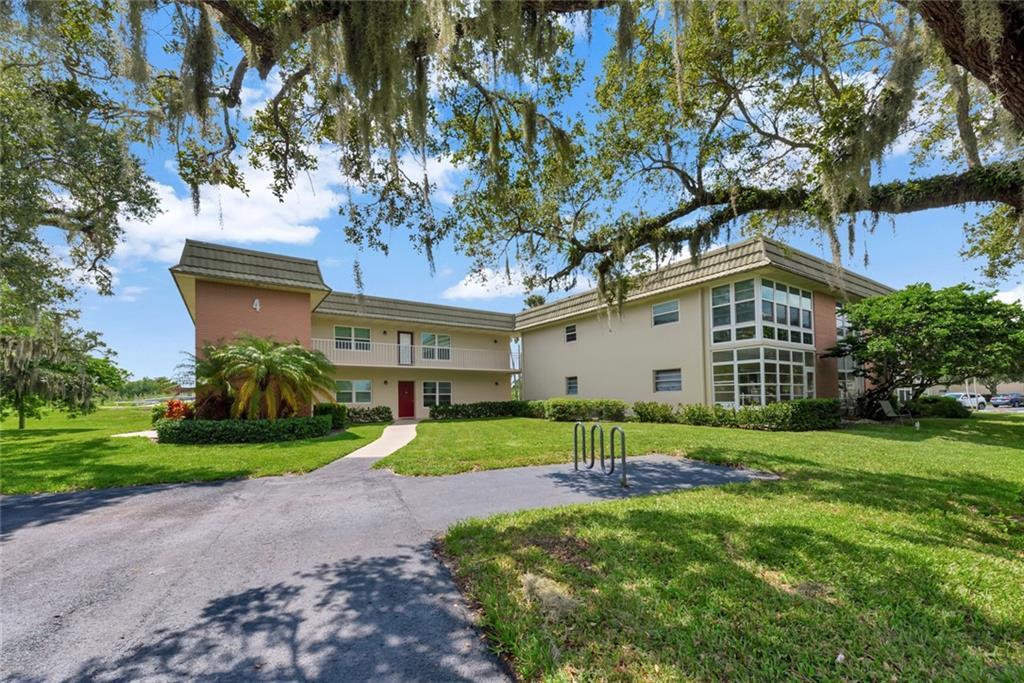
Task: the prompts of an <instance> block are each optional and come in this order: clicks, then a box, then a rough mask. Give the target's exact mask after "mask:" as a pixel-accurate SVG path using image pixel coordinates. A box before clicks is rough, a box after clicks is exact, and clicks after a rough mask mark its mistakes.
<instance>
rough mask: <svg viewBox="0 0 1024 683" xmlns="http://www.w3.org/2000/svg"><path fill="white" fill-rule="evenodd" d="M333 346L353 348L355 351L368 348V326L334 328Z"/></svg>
mask: <svg viewBox="0 0 1024 683" xmlns="http://www.w3.org/2000/svg"><path fill="white" fill-rule="evenodd" d="M334 348H336V349H346V350H348V349H355V350H356V351H369V350H370V328H368V327H343V326H340V325H339V326H337V327H335V328H334Z"/></svg>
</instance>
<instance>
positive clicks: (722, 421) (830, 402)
mask: <svg viewBox="0 0 1024 683" xmlns="http://www.w3.org/2000/svg"><path fill="white" fill-rule="evenodd" d="M633 415H635V416H636V419H637V421H638V422H676V423H679V424H688V425H698V426H706V427H738V428H740V429H761V430H765V431H779V432H805V431H811V430H817V429H836V428H837V427H839V423H840V414H839V401H837V400H835V399H831V398H802V399H797V400H794V401H782V402H779V403H769V404H767V405H763V406H743V407H742V408H739V409H735V408H726V407H724V406H718V405H715V406H708V405H704V404H702V403H698V404H692V405H682V404H681V405H679V406H678V407H676V408H673V407H672V406H670V405H668V404H665V403H656V402H653V401H638V402H636V403H634V404H633Z"/></svg>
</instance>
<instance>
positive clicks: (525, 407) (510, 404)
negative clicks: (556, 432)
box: [430, 401, 544, 420]
mask: <svg viewBox="0 0 1024 683" xmlns="http://www.w3.org/2000/svg"><path fill="white" fill-rule="evenodd" d="M430 417H431V419H433V420H471V419H475V418H481V417H544V402H543V401H480V402H478V403H453V404H451V405H434V406H431V407H430Z"/></svg>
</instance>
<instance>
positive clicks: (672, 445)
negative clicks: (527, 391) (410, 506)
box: [375, 417, 683, 475]
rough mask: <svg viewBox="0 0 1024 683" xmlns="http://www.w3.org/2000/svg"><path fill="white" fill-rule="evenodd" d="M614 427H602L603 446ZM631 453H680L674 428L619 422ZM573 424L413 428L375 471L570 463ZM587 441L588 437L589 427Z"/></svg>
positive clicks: (506, 422) (458, 423)
mask: <svg viewBox="0 0 1024 683" xmlns="http://www.w3.org/2000/svg"><path fill="white" fill-rule="evenodd" d="M612 426H613V423H607V424H605V425H604V432H605V435H604V438H605V442H606V444H607V443H608V439H609V438H610V437H611V434H610V433H609V432H610V430H611V427H612ZM620 426H621V427H624V428H625V429H626V432H627V446H628V452H629V453H630V454H633V455H636V454H638V453H668V454H672V453H680V452H682V450H683V444H682V443H680V441H679V435H680V428H679V426H678V425H664V424H639V423H632V424H620ZM572 429H573V426H572V424H571V423H567V422H548V421H547V420H537V419H532V418H527V417H509V418H500V419H493V420H446V421H443V422H441V421H438V422H421V423H419V424H418V425H416V438H415V439H414V440H413V441H411V442H410V443H409V444H408V445H406V446H404V447H402V448H401V449H399V450H398V451H396V452H395V453H392V454H391V455H389V456H388V457H386V458H384V459H383V460H381V461H379V462H378V463H377V464H376V465H375V467H382V468H387V469H391V470H394V471H395V472H396V473H397V474H404V475H438V474H456V473H458V472H471V471H474V470H494V469H500V468H503V467H523V466H526V465H548V464H551V463H556V462H571V461H572ZM587 438H588V439H589V438H590V434H589V427H588V434H587Z"/></svg>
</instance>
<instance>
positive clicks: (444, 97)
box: [8, 0, 1024, 298]
mask: <svg viewBox="0 0 1024 683" xmlns="http://www.w3.org/2000/svg"><path fill="white" fill-rule="evenodd" d="M39 5H52V6H57V7H59V8H62V9H61V11H60V12H56V14H55V10H52V9H47V10H45V11H44V10H41V9H40V8H39V7H38V6H39ZM81 6H84V7H88V8H92V11H93V15H90V16H89V19H88V21H85V22H79V23H78V24H73V25H74V26H75V27H76V30H77V31H78V32H77V33H74V34H71V35H72V43H75V42H81V41H86V42H87V44H88V40H90V39H91V38H90V36H93V35H99V34H100V33H102V30H105V31H106V32H107V35H109V36H111V38H112V40H110V41H107V43H104V45H112V46H116V45H120V46H121V47H120V49H117V48H111V50H112V51H113V52H114V53H116V54H118V55H120V59H121V62H122V67H121V70H120V72H119V73H121V74H124V76H123V78H122V80H124V81H125V82H128V81H129V80H130V82H131V83H132V85H133V88H134V90H133V92H135V93H136V97H137V99H138V101H139V102H142V103H144V104H146V105H147V107H150V108H155V110H156V111H157V112H158V114H156V115H153V116H150V117H149V118H148V121H150V122H152V123H153V124H154V126H155V127H156V128H158V129H159V130H161V131H163V132H164V133H165V134H166V136H167V138H168V141H169V142H170V143H171V144H173V145H174V147H175V149H176V150H177V152H178V153H177V160H178V169H179V172H180V174H181V177H182V178H183V179H184V180H185V181H186V182H187V183H188V184H189V185H190V186H191V187H192V188H193V195H194V198H195V199H196V200H198V196H199V194H198V188H199V186H200V185H201V184H204V183H220V184H225V185H228V186H232V187H238V188H244V187H245V185H244V178H242V177H241V175H240V174H239V171H238V166H237V163H236V162H237V157H238V154H239V152H240V151H241V150H244V151H245V153H247V154H248V155H249V157H250V161H251V162H252V163H253V165H255V166H256V167H259V168H262V169H268V170H269V171H270V172H271V173H272V175H273V185H272V189H273V191H274V192H276V193H277V194H278V195H282V194H283V193H284V192H286V191H287V190H288V189H289V188H291V187H292V185H293V184H294V183H295V182H296V180H297V179H298V178H300V177H301V175H302V174H303V173H304V172H306V171H308V170H310V169H311V168H312V167H313V166H314V165H315V164H316V163H317V155H316V154H315V153H314V152H315V149H314V148H315V147H316V146H326V147H329V148H333V149H335V150H336V151H337V152H338V156H339V158H340V160H341V162H340V168H339V172H340V173H341V174H343V175H344V177H346V178H347V179H349V181H350V187H351V192H350V194H349V199H348V200H347V201H346V205H345V206H344V207H342V210H343V212H344V214H345V215H346V216H347V218H348V224H347V227H346V235H347V237H348V239H349V240H350V241H352V242H353V243H355V244H358V245H362V246H369V247H375V248H379V249H385V250H386V249H387V243H388V239H387V236H388V235H390V234H391V230H392V228H395V227H404V228H409V229H410V232H411V237H412V239H413V241H414V243H415V244H416V245H417V246H418V247H419V248H421V249H422V250H423V252H424V253H425V255H426V257H427V258H428V259H431V253H432V248H433V245H434V244H436V243H437V242H438V241H439V240H441V239H445V238H453V239H454V240H455V242H456V244H457V245H458V246H459V247H460V249H461V250H462V251H463V252H465V253H466V254H468V255H469V256H471V257H472V258H473V259H474V260H475V262H476V264H477V265H478V266H479V267H480V268H481V269H483V268H484V267H492V268H493V267H495V266H500V265H505V266H506V267H508V264H509V262H510V261H511V260H513V259H514V260H518V261H519V266H520V267H521V268H522V270H523V272H524V274H525V277H526V284H527V286H528V287H531V288H532V287H538V288H540V287H549V288H553V287H569V286H571V285H572V284H574V280H575V278H576V277H577V276H578V275H579V274H580V273H581V272H583V271H587V270H590V271H594V272H595V273H596V276H597V281H598V283H599V285H600V286H601V287H602V289H603V290H604V292H605V293H606V294H607V295H608V296H609V298H613V297H619V298H621V296H622V295H623V293H624V292H625V291H626V289H627V288H628V287H630V286H633V285H634V284H635V278H636V273H638V272H640V271H642V270H644V269H649V268H650V266H651V265H656V264H657V263H659V262H660V261H661V259H662V258H663V257H664V256H665V255H666V254H670V253H678V252H680V251H682V250H683V249H684V248H687V247H688V248H689V250H690V252H691V253H692V254H693V255H694V256H697V255H699V253H700V251H701V250H702V249H704V248H706V247H707V246H708V245H709V244H711V243H712V242H715V241H716V240H719V239H720V238H721V237H722V232H723V231H727V230H730V229H733V228H737V229H741V230H744V231H747V232H755V233H764V232H773V231H777V230H780V229H804V230H807V229H810V230H814V231H817V232H819V233H820V235H821V239H822V240H824V241H825V242H826V243H828V244H830V245H832V248H833V252H834V254H835V258H836V259H837V260H838V259H839V258H840V256H841V254H840V250H841V238H840V232H841V228H842V229H845V230H846V231H847V232H848V233H849V235H850V236H855V235H856V234H857V232H858V230H859V231H864V230H869V231H870V230H872V229H874V226H875V223H876V222H877V221H878V220H879V218H880V217H882V216H885V215H893V214H900V213H907V212H913V211H920V210H924V209H929V208H936V207H946V206H963V205H967V204H976V205H979V206H980V207H981V208H982V212H981V213H982V216H983V217H982V220H981V221H980V222H978V223H977V224H976V225H974V226H971V227H970V229H969V230H968V232H967V239H968V243H967V246H966V247H965V249H966V250H967V251H968V252H969V253H971V254H976V255H979V256H983V257H985V258H986V259H987V262H988V274H989V275H993V276H999V275H1003V274H1005V273H1006V272H1007V271H1008V270H1010V269H1012V268H1014V267H1015V266H1016V264H1017V262H1018V261H1019V259H1015V258H1014V254H1019V253H1020V252H1021V250H1022V243H1024V237H1022V235H1024V230H1022V229H1021V227H1020V226H1021V216H1020V214H1021V208H1022V206H1024V199H1022V197H1024V170H1022V167H1021V165H1020V163H1019V162H1020V146H1019V131H1020V130H1021V129H1022V128H1024V78H1022V77H1020V76H1019V72H1020V69H1018V68H1015V67H1010V66H1007V67H1006V68H1002V65H1014V64H1019V63H1021V61H1022V60H1024V47H1022V46H1020V45H1018V44H1017V43H1018V42H1019V41H1017V40H1016V36H1018V35H1019V33H1020V29H1024V12H1021V11H1019V8H1016V7H1015V6H1014V5H1013V3H1005V2H996V0H977V1H976V2H971V3H967V2H962V3H960V2H930V1H928V0H922V1H921V2H913V3H911V2H903V1H898V0H852V1H851V0H825V1H823V2H816V3H810V2H795V1H794V2H777V1H775V0H747V1H745V2H736V3H723V2H714V1H711V0H676V1H674V2H667V3H665V2H654V0H636V1H633V0H618V1H615V0H517V1H509V2H492V1H489V0H482V1H477V0H453V1H451V2H435V1H433V0H422V1H421V0H395V1H393V2H359V1H354V2H290V3H284V2H279V1H278V0H252V1H245V2H242V1H232V0H193V1H191V2H167V3H148V2H128V3H127V4H126V5H114V4H108V3H107V2H102V1H99V0H97V2H94V3H85V2H84V0H77V1H72V0H62V2H59V3H34V2H33V3H26V4H24V5H23V6H21V7H20V10H18V11H14V12H11V13H9V15H8V21H9V22H12V23H13V24H15V25H16V26H17V27H21V26H22V25H23V24H24V25H31V26H38V25H40V24H42V23H44V20H45V19H46V17H45V16H43V15H46V14H50V15H54V14H55V16H56V18H58V19H60V18H63V17H69V16H70V17H75V16H78V12H77V11H73V9H74V8H79V7H81ZM595 15H598V16H601V17H603V18H604V19H606V20H608V22H609V23H610V24H614V29H612V32H613V33H614V36H615V38H614V39H615V42H616V46H615V49H613V50H610V51H609V52H608V54H607V55H605V56H603V59H604V63H603V65H602V66H603V68H602V72H601V75H600V76H599V77H598V79H597V81H596V82H595V83H590V82H585V81H584V79H583V66H584V64H583V59H584V57H583V54H584V53H585V50H582V51H574V50H573V48H574V47H576V46H578V45H581V40H582V39H581V38H578V37H577V33H576V32H574V31H573V30H571V28H570V26H569V23H568V22H567V21H566V20H567V19H570V20H571V19H575V18H577V17H583V18H584V20H586V21H587V22H589V21H591V19H592V18H593V17H594V16H595ZM146 20H151V21H159V22H160V25H161V26H162V27H166V30H165V31H162V32H161V33H160V34H157V35H154V34H153V33H152V32H147V31H145V30H143V22H144V21H146ZM58 23H59V22H58ZM65 23H67V22H65ZM588 25H589V24H588ZM82 26H85V27H86V28H84V29H83V28H82ZM101 29H102V30H101ZM587 33H589V29H588V31H587ZM15 35H17V36H22V35H23V33H17V32H16V33H15ZM83 36H84V37H83ZM114 38H116V39H114ZM147 38H148V39H150V40H152V39H154V38H156V39H159V40H161V41H162V45H161V46H162V47H163V48H164V51H165V52H166V53H167V59H165V60H161V66H160V68H153V67H152V66H151V65H147V64H145V63H143V62H144V61H145V55H146V54H147V53H148V52H147V51H149V52H151V51H152V49H153V46H148V47H147V45H146V43H145V41H146V40H147ZM19 39H22V40H24V39H25V38H19ZM965 46H966V47H965ZM44 49H45V48H44ZM51 49H52V48H51ZM1018 53H1020V54H1019V55H1018ZM1018 56H1020V58H1021V59H1018ZM593 58H597V59H600V58H602V57H601V55H595V56H594V57H593ZM275 69H276V70H277V71H278V73H279V76H280V82H281V86H280V89H279V90H278V91H277V92H276V93H274V94H273V95H272V96H271V97H270V98H269V99H268V100H267V101H266V102H265V103H264V104H263V105H262V106H261V107H259V108H257V110H256V111H255V113H253V114H252V115H251V116H250V117H249V119H248V121H246V122H245V124H246V125H242V122H240V121H239V116H238V112H239V109H240V107H241V99H242V98H241V92H242V85H243V82H244V81H245V78H246V75H247V74H249V73H250V72H254V73H255V74H256V75H258V76H259V77H260V78H263V79H267V78H268V77H269V76H270V74H271V72H273V71H274V70H275ZM1014 79H1018V80H1020V81H1021V82H1020V83H1018V82H1017V80H1014ZM1018 86H1019V87H1018ZM570 98H571V99H572V100H573V101H588V102H590V103H591V112H590V115H591V118H589V119H588V120H587V121H586V123H584V121H583V117H582V116H581V115H578V113H574V114H570V113H569V111H568V109H569V108H568V107H567V106H566V103H567V102H568V101H569V100H570ZM126 118H130V117H126ZM908 141H909V144H910V146H911V149H912V151H913V152H914V153H915V158H916V161H917V162H918V169H921V170H922V173H921V174H920V176H919V177H914V178H910V179H902V180H899V181H896V182H888V183H879V182H878V181H877V177H878V175H879V172H880V169H882V170H884V166H885V159H886V152H887V150H889V149H891V148H892V146H893V145H894V144H897V143H899V144H904V143H907V142H908ZM441 155H445V156H447V157H448V158H450V159H451V160H452V161H453V162H454V163H455V164H456V165H457V166H458V167H459V168H461V169H463V170H465V171H466V177H467V178H468V180H467V182H466V184H465V186H464V187H463V188H462V189H461V191H459V192H458V193H457V194H456V197H455V201H454V203H453V205H452V207H451V208H450V210H445V209H442V207H439V206H438V205H436V204H435V203H434V202H433V201H432V197H433V195H434V192H435V190H436V187H435V185H434V184H433V183H432V182H431V179H430V178H429V176H428V175H427V174H426V173H425V172H423V171H422V170H421V169H425V168H426V163H425V162H426V160H427V159H428V158H430V157H437V156H441ZM417 163H418V164H419V166H420V170H417ZM925 168H927V169H928V172H927V173H925V172H923V169H925ZM849 241H850V243H851V244H853V243H854V241H855V240H854V239H850V240H849Z"/></svg>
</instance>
